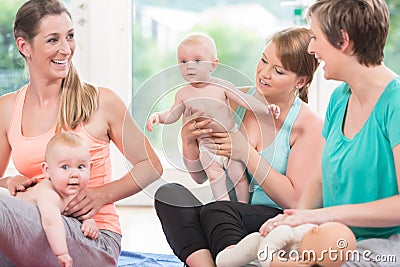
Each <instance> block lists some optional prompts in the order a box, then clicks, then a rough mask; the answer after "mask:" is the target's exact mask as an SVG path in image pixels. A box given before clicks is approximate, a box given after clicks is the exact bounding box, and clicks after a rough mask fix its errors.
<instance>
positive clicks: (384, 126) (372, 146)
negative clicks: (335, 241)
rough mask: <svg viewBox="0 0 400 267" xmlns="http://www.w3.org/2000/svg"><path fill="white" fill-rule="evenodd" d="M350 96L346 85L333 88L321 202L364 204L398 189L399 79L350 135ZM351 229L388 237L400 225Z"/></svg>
mask: <svg viewBox="0 0 400 267" xmlns="http://www.w3.org/2000/svg"><path fill="white" fill-rule="evenodd" d="M350 95H351V90H350V88H349V86H348V85H347V84H342V85H340V86H339V87H338V88H337V89H336V90H335V91H334V93H333V94H332V96H331V100H330V103H329V106H328V109H327V113H326V118H325V122H324V126H323V130H322V134H323V136H324V138H325V139H326V144H325V148H324V151H323V155H322V189H323V205H324V206H325V207H329V206H335V205H342V204H355V203H365V202H369V201H374V200H378V199H382V198H387V197H391V196H395V195H398V194H399V191H398V185H397V178H396V170H395V163H394V159H393V153H392V148H393V147H395V146H396V145H398V144H399V143H400V125H399V122H400V78H396V79H394V80H392V81H391V82H390V83H389V84H388V86H387V87H386V89H385V90H384V92H383V93H382V95H381V96H380V98H379V99H378V101H377V103H376V105H375V107H374V109H373V110H372V112H371V114H370V116H369V118H368V119H367V121H366V122H365V124H364V125H363V127H362V128H361V130H360V131H359V132H358V133H357V134H356V135H355V136H354V137H353V138H352V139H349V138H347V137H346V136H344V135H343V131H342V126H343V122H344V118H345V113H346V108H347V103H348V100H349V97H350ZM354 212H357V211H354ZM393 212H399V211H397V210H396V211H395V210H394V211H393ZM352 230H353V232H354V233H355V235H356V237H357V238H358V239H365V238H374V237H378V238H388V237H389V236H391V235H393V234H396V233H400V226H396V227H385V228H361V227H353V228H352Z"/></svg>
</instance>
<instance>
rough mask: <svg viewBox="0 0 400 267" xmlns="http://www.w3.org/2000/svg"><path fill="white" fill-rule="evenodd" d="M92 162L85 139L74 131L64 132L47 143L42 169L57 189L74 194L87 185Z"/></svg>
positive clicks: (66, 193) (60, 191) (62, 192)
mask: <svg viewBox="0 0 400 267" xmlns="http://www.w3.org/2000/svg"><path fill="white" fill-rule="evenodd" d="M91 164H92V163H91V162H90V153H89V148H88V146H87V144H86V143H85V141H84V140H83V139H82V138H81V137H80V136H79V135H76V134H74V133H71V132H62V133H59V134H56V135H55V136H53V138H51V139H50V141H49V143H48V144H47V147H46V154H45V162H43V163H42V170H43V173H44V175H45V177H46V178H48V179H50V181H51V182H52V184H53V186H54V189H55V190H57V191H58V192H59V193H60V194H65V195H72V194H76V193H78V192H79V191H80V190H81V189H83V188H84V187H86V185H87V183H88V181H89V177H90V168H91Z"/></svg>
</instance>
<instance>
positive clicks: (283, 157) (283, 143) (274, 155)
mask: <svg viewBox="0 0 400 267" xmlns="http://www.w3.org/2000/svg"><path fill="white" fill-rule="evenodd" d="M254 93H255V88H252V89H251V90H249V92H248V94H250V95H254ZM301 105H302V101H301V100H300V98H298V97H296V98H295V100H294V101H293V104H292V107H291V108H290V110H289V113H288V115H287V116H286V119H285V121H284V122H283V125H282V127H281V129H280V131H279V132H278V134H277V135H276V137H275V139H274V141H273V143H272V144H271V145H270V146H268V147H267V148H266V149H265V150H263V151H261V152H260V155H261V156H262V157H263V158H264V159H265V160H266V161H267V162H268V163H269V164H270V165H271V167H272V168H274V169H275V170H276V171H277V172H280V173H282V174H283V175H286V168H287V162H288V157H289V154H290V142H289V139H290V133H291V131H292V127H293V124H294V122H295V121H296V118H297V115H298V114H299V111H300V108H301ZM245 113H246V109H245V108H243V107H241V106H239V107H238V109H237V110H236V114H238V116H239V117H240V118H241V119H242V118H243V117H244V115H245ZM239 125H240V123H239ZM248 176H249V179H250V189H251V191H252V194H251V199H250V203H251V204H253V205H265V206H270V207H275V208H279V209H281V207H280V206H279V205H278V204H276V203H275V202H274V201H273V200H272V199H271V198H270V197H269V196H268V195H267V194H266V193H265V192H264V190H263V189H262V188H261V187H260V185H259V184H258V183H257V182H256V180H255V179H254V178H253V177H252V176H251V174H250V173H248Z"/></svg>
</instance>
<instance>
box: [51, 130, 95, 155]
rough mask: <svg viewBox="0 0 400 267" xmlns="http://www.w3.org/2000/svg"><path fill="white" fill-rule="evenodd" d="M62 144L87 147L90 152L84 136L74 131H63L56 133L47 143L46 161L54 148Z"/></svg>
mask: <svg viewBox="0 0 400 267" xmlns="http://www.w3.org/2000/svg"><path fill="white" fill-rule="evenodd" d="M60 144H62V145H66V146H68V147H84V148H85V149H87V150H88V154H89V148H88V146H87V144H86V143H85V141H84V140H83V139H82V137H80V136H79V135H77V134H75V133H73V132H61V133H58V134H56V135H54V136H53V137H52V138H51V139H50V141H49V142H48V143H47V146H46V153H45V160H46V161H47V160H48V157H49V156H50V155H51V152H52V151H53V148H54V147H55V146H57V145H60Z"/></svg>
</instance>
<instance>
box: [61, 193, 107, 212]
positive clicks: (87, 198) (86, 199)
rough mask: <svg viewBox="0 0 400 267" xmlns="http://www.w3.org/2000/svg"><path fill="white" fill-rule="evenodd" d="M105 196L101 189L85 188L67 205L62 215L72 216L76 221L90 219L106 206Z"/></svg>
mask: <svg viewBox="0 0 400 267" xmlns="http://www.w3.org/2000/svg"><path fill="white" fill-rule="evenodd" d="M105 194H106V192H103V190H102V188H101V187H96V188H90V189H89V188H86V189H84V190H82V191H80V192H79V194H78V195H77V196H76V197H75V198H74V199H73V200H71V201H70V202H69V203H68V205H67V207H66V208H65V210H64V212H63V215H65V216H72V217H75V218H77V219H78V220H86V219H90V218H92V217H93V216H94V215H95V214H96V213H97V212H98V211H99V210H100V208H101V207H103V205H104V204H106V195H105Z"/></svg>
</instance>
